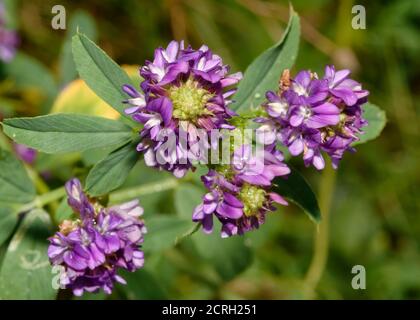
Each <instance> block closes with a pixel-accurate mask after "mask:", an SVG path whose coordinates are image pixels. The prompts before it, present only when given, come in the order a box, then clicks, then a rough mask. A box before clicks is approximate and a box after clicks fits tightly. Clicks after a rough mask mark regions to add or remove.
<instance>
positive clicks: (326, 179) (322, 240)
mask: <svg viewBox="0 0 420 320" xmlns="http://www.w3.org/2000/svg"><path fill="white" fill-rule="evenodd" d="M335 180H336V171H335V170H334V169H333V168H332V166H331V163H330V162H329V161H328V162H327V163H326V168H325V170H324V172H323V174H322V179H321V185H320V196H319V204H320V208H321V216H322V219H321V222H320V224H319V228H318V230H317V232H315V240H314V255H313V257H312V261H311V264H310V266H309V269H308V272H307V273H306V276H305V280H304V295H305V298H307V299H310V298H313V297H314V296H315V290H316V287H317V285H318V283H319V281H320V280H321V277H322V274H323V272H324V269H325V266H326V264H327V260H328V243H329V218H330V209H331V200H332V196H333V194H334V186H335Z"/></svg>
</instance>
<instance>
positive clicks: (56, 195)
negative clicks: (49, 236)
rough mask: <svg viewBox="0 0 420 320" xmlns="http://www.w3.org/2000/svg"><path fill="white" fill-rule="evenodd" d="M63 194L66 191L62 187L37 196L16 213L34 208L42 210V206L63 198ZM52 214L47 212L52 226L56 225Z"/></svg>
mask: <svg viewBox="0 0 420 320" xmlns="http://www.w3.org/2000/svg"><path fill="white" fill-rule="evenodd" d="M65 194H66V191H65V189H64V187H61V188H58V189H55V190H52V191H50V192H47V193H44V194H41V195H39V196H37V197H36V198H35V200H34V201H32V202H30V203H28V204H26V205H24V206H22V207H20V208H19V209H18V212H27V211H30V210H32V209H34V208H43V207H44V206H46V205H48V204H50V203H52V202H54V201H57V200H59V199H61V198H62V197H64V196H65ZM50 211H51V210H50ZM54 213H55V211H52V212H49V215H50V218H51V221H52V222H53V223H54V224H57V221H55V215H54Z"/></svg>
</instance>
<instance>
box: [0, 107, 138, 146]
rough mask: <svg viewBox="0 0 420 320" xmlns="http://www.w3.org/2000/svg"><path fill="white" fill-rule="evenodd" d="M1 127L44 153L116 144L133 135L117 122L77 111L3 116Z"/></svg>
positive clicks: (128, 129)
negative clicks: (77, 112) (43, 114)
mask: <svg viewBox="0 0 420 320" xmlns="http://www.w3.org/2000/svg"><path fill="white" fill-rule="evenodd" d="M3 129H4V133H6V134H7V135H8V136H9V137H10V138H11V139H13V140H14V141H16V142H18V143H22V144H25V145H27V146H29V147H31V148H34V149H37V150H38V151H42V152H45V153H65V152H73V151H84V150H88V149H94V148H101V147H105V146H113V145H114V146H119V145H122V144H124V143H127V142H128V141H130V140H131V136H132V133H131V129H130V127H128V126H126V125H125V124H123V123H122V122H120V121H116V120H110V119H105V118H100V117H94V116H87V115H79V114H52V115H47V116H40V117H34V118H14V119H6V120H4V122H3Z"/></svg>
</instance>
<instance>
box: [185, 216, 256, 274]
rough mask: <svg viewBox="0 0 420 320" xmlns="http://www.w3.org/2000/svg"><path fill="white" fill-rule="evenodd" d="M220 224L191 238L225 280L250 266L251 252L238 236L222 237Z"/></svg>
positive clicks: (243, 239) (242, 238)
mask: <svg viewBox="0 0 420 320" xmlns="http://www.w3.org/2000/svg"><path fill="white" fill-rule="evenodd" d="M219 228H220V225H219V224H218V223H216V226H215V228H214V229H215V230H214V231H213V233H212V234H204V233H203V232H202V231H199V232H197V233H196V234H195V235H194V237H193V238H192V239H193V241H194V243H195V245H196V248H197V250H198V252H199V254H200V255H201V256H202V257H203V258H204V259H206V260H207V262H208V263H209V264H211V265H212V266H213V267H214V268H215V269H216V271H217V273H218V274H219V275H220V276H221V277H222V278H223V279H224V280H225V281H228V280H231V279H233V278H234V277H236V276H237V275H238V274H240V273H241V272H242V271H244V270H245V269H246V268H247V267H249V266H250V264H251V262H252V257H253V256H252V252H251V249H250V248H249V247H247V246H246V245H245V238H244V237H240V236H235V237H230V238H226V239H222V238H221V237H220V233H219Z"/></svg>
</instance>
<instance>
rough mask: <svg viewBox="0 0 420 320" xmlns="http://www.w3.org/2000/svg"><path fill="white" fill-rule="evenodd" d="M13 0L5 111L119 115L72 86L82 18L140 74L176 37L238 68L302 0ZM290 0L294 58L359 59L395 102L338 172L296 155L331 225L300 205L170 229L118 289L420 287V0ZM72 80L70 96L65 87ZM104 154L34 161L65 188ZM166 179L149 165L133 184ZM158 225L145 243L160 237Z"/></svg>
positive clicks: (376, 96)
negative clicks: (235, 231)
mask: <svg viewBox="0 0 420 320" xmlns="http://www.w3.org/2000/svg"><path fill="white" fill-rule="evenodd" d="M8 2H9V5H10V6H9V7H8V8H9V11H8V23H9V25H10V26H11V27H13V28H16V29H17V31H18V33H19V36H20V39H21V40H20V46H19V54H18V56H17V57H16V58H15V60H14V61H13V62H12V63H11V64H10V65H7V66H2V70H1V74H2V75H1V77H2V81H1V82H0V114H1V116H2V117H11V116H34V115H39V114H46V113H48V112H50V111H51V109H52V108H53V110H55V111H69V110H70V111H75V110H76V111H80V112H87V113H97V114H100V115H105V116H109V117H114V116H115V114H113V113H112V111H110V110H107V108H106V106H104V105H102V104H100V103H99V106H98V102H97V101H95V97H93V98H92V96H89V95H88V94H87V93H86V89H81V88H79V87H78V86H81V85H82V84H81V83H79V84H77V85H74V84H73V86H74V87H73V91H72V92H68V88H69V85H68V84H69V83H70V81H72V80H73V79H74V78H76V73H75V70H74V65H72V62H71V55H70V50H69V49H70V45H69V43H70V41H69V39H70V37H71V34H72V32H74V31H75V29H76V25H79V27H80V29H81V31H82V32H85V33H87V34H88V35H89V36H90V37H91V38H93V39H95V41H96V42H97V43H98V44H99V45H100V46H101V47H102V48H103V49H104V50H105V51H106V52H107V53H108V54H109V55H110V56H111V57H112V58H113V59H114V60H115V61H117V62H118V63H119V64H122V65H130V66H131V67H127V70H130V72H131V73H132V74H134V75H135V74H136V71H135V70H136V69H135V67H133V66H138V65H141V64H142V63H143V62H144V60H145V59H150V58H151V57H152V55H153V50H154V48H156V47H158V46H163V45H166V44H167V43H168V42H169V41H170V40H171V39H178V40H179V39H184V40H186V41H187V42H188V43H190V44H192V45H193V46H194V47H197V46H200V45H201V44H203V43H206V44H207V45H208V46H209V47H211V48H212V49H213V51H215V52H216V53H218V54H219V55H221V56H222V57H223V58H224V60H225V61H226V62H227V63H228V64H230V65H231V67H232V71H234V72H236V71H240V70H241V71H244V70H245V69H246V67H247V65H248V64H249V63H250V62H251V61H252V60H253V59H254V58H255V57H256V56H257V55H258V54H260V53H261V52H262V51H264V50H265V49H266V48H268V47H269V46H271V45H272V44H273V43H275V42H276V41H277V40H278V39H280V37H281V34H282V32H283V31H284V28H285V26H286V24H287V20H288V10H289V8H288V6H289V3H288V2H287V1H280V0H278V1H275V0H272V1H263V0H166V1H162V0H154V1H150V0H125V1H121V0H89V1H86V0H83V1H82V0H80V1H77V0H71V1H70V0H60V1H56V0H51V1H50V0H21V1H16V0H12V1H8ZM291 2H292V4H293V6H294V9H295V10H296V11H297V12H298V13H299V14H300V16H301V26H302V38H301V45H300V51H299V56H298V59H297V63H296V65H295V67H294V70H293V71H294V72H296V71H297V70H299V69H302V68H307V69H312V70H313V71H316V72H319V73H322V72H323V67H324V65H325V64H330V63H333V64H335V65H336V66H338V67H346V68H350V69H351V70H352V71H353V77H354V78H356V79H357V80H358V81H360V82H362V83H363V84H364V86H365V87H366V88H367V89H368V90H369V91H370V93H371V94H370V101H371V102H373V103H374V104H377V105H379V106H380V107H381V108H383V109H384V110H385V111H386V114H387V119H388V121H387V125H386V127H385V129H384V131H383V133H382V135H381V136H380V137H379V138H378V139H376V140H374V141H371V142H369V143H367V144H365V145H361V146H359V147H358V148H357V149H358V150H357V153H356V154H347V155H346V156H345V157H344V159H343V161H342V162H341V167H340V168H339V170H338V172H336V173H334V172H331V170H329V171H327V172H325V173H319V172H316V171H315V170H314V169H304V168H303V167H302V164H301V162H300V161H294V162H293V164H294V165H295V166H296V167H298V168H299V169H301V172H302V173H303V174H304V176H305V177H306V178H307V179H308V180H309V181H310V183H311V184H312V186H313V187H314V189H315V190H316V192H317V194H318V195H319V198H320V202H321V207H322V209H323V211H324V212H323V213H324V214H325V215H326V217H325V219H324V220H323V221H324V222H323V224H322V225H321V226H320V227H319V228H317V227H316V226H315V225H314V224H313V223H312V222H311V221H310V220H309V219H308V218H307V216H306V215H305V214H304V213H303V212H302V211H301V210H300V209H299V208H297V207H295V206H293V205H291V206H289V207H288V208H287V209H281V210H279V211H278V212H277V213H273V214H271V215H270V217H269V219H268V221H267V223H266V224H265V225H264V226H263V227H262V228H261V229H260V230H259V231H257V232H253V233H252V234H250V235H248V236H246V237H245V238H244V239H241V240H238V241H239V242H238V241H237V240H234V241H221V240H218V239H217V238H216V237H215V238H208V237H207V238H206V237H204V236H203V235H201V234H200V233H197V234H195V235H194V236H193V237H192V238H191V239H188V240H185V241H183V242H182V243H181V244H179V245H177V246H176V247H175V248H171V245H170V241H171V240H170V239H172V238H170V237H168V241H167V242H168V246H162V245H160V244H159V245H158V248H154V249H155V250H153V248H151V247H150V248H149V249H150V252H151V253H150V254H147V252H148V251H147V250H148V247H147V245H145V249H146V254H147V255H146V258H147V262H146V268H145V269H144V270H141V271H139V272H137V273H135V274H130V275H127V277H128V280H129V284H128V286H127V287H124V288H123V287H122V286H120V287H118V288H117V290H116V291H115V293H114V294H113V296H111V297H108V298H123V299H124V298H127V299H136V298H137V299H147V298H172V299H180V298H186V299H202V298H203V299H206V298H220V299H228V298H240V299H242V298H245V299H247V298H254V299H302V298H318V299H381V298H389V299H403V298H405V299H406V298H417V299H418V298H420V197H419V192H420V184H419V182H420V165H419V156H420V151H419V139H420V136H419V126H418V124H419V123H418V113H419V105H420V104H419V96H420V90H419V89H420V60H419V59H418V57H419V56H420V2H419V1H414V0H398V1H396V0H395V1H391V0H388V1H385V0H384V1H379V0H375V1H352V0H342V1H333V0H310V1H309V0H307V1H305V0H294V1H291ZM55 4H61V5H63V6H64V7H65V8H66V13H67V30H53V29H52V27H51V19H52V17H53V14H52V13H51V8H52V6H53V5H55ZM355 4H361V5H363V6H365V8H366V22H367V23H366V24H367V25H366V27H367V28H366V30H354V29H352V27H351V19H352V17H353V15H352V13H351V8H352V6H353V5H355ZM133 70H134V71H133ZM66 89H67V91H66V94H67V95H70V96H72V97H73V100H71V99H70V102H71V103H69V100H66V98H63V91H65V90H66ZM78 90H80V91H78ZM86 95H88V97H86ZM59 96H60V97H59ZM57 97H59V99H61V102H58V101H57V100H58V99H57ZM75 97H79V98H80V99H79V101H78V103H76V102H75V101H77V100H78V99H74V98H75ZM63 100H64V102H63ZM57 104H58V106H57ZM72 108H73V109H72ZM2 139H3V140H4V137H2ZM98 157H100V155H92V154H91V155H81V156H80V155H67V156H64V157H63V156H61V157H56V156H46V155H39V157H38V159H37V163H36V165H35V166H36V168H37V169H38V170H39V171H41V172H42V171H43V170H47V169H48V176H46V179H47V182H48V184H49V185H50V186H51V187H54V186H60V185H62V184H63V182H64V181H65V180H66V179H68V178H69V177H71V176H72V175H79V176H83V174H84V171H86V166H89V165H92V163H94V161H96V160H97V159H98ZM166 178H168V176H167V175H165V174H162V173H156V172H155V171H152V170H149V169H147V168H145V167H144V166H142V165H141V164H139V165H138V166H137V167H136V168H135V170H134V172H133V173H132V174H131V175H130V177H129V180H128V181H127V183H126V186H134V185H139V184H143V183H148V182H153V181H160V180H161V179H166ZM194 179H195V178H190V180H189V182H186V183H183V184H181V185H180V186H179V187H177V188H175V189H173V190H168V191H166V192H161V193H153V194H151V195H148V196H146V197H144V198H141V201H142V203H143V205H144V206H145V209H146V212H147V213H146V222H147V217H148V216H152V215H153V214H168V215H171V214H178V215H181V216H182V217H185V218H187V217H189V216H190V214H191V209H192V208H193V207H194V206H195V205H197V204H198V202H199V197H200V194H201V192H202V191H201V190H200V189H199V186H198V184H195V183H194ZM328 213H329V215H328ZM327 227H328V228H327ZM328 231H329V232H328ZM152 237H153V236H150V239H149V240H148V238H146V243H147V242H148V241H150V243H151V244H152V243H153V238H152ZM315 238H317V240H314V239H315ZM314 243H317V244H318V245H317V246H315V247H316V250H315V251H316V253H315V260H314ZM151 246H152V245H151ZM327 249H328V250H327ZM354 265H362V266H364V267H365V269H366V289H365V290H354V289H353V288H352V286H351V280H352V277H353V276H354V275H353V274H352V273H351V270H352V267H353V266H354ZM308 270H310V271H309V272H308ZM62 296H63V297H66V295H62ZM85 298H100V299H102V298H104V296H103V295H102V294H99V295H89V296H86V297H85Z"/></svg>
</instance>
